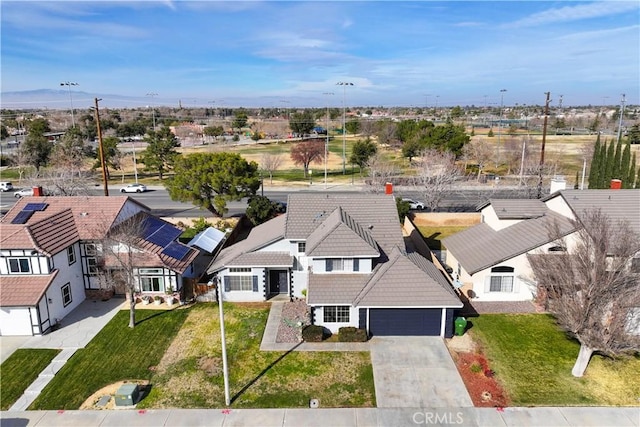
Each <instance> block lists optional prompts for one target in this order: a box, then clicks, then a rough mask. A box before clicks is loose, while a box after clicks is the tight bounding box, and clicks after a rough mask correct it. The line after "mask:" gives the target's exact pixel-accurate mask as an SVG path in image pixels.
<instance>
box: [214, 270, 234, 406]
mask: <svg viewBox="0 0 640 427" xmlns="http://www.w3.org/2000/svg"><path fill="white" fill-rule="evenodd" d="M217 287H218V289H217V291H218V308H219V309H220V340H221V342H222V377H223V380H224V403H225V404H226V405H227V406H229V405H230V404H231V397H230V395H229V365H228V363H227V339H226V337H225V333H224V310H223V308H222V305H223V304H222V301H223V296H222V283H220V280H218V283H217Z"/></svg>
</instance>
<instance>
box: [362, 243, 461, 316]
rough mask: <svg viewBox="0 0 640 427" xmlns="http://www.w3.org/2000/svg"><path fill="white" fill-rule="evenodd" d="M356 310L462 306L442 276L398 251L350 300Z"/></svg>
mask: <svg viewBox="0 0 640 427" xmlns="http://www.w3.org/2000/svg"><path fill="white" fill-rule="evenodd" d="M353 305H354V306H359V307H462V302H461V301H460V299H459V298H458V297H457V296H456V295H455V293H454V292H453V289H451V285H449V282H448V281H447V280H446V279H445V278H444V277H443V276H442V273H441V272H440V271H439V270H438V269H437V268H436V267H435V266H434V265H433V263H431V262H429V261H427V260H426V259H425V258H424V257H422V256H421V255H420V254H418V253H415V252H414V253H411V254H409V255H407V254H405V253H403V252H402V251H401V250H399V249H397V248H396V249H394V250H393V251H392V252H391V255H390V257H389V261H388V262H386V263H384V264H382V265H380V266H379V268H376V270H375V271H374V273H373V274H372V276H371V278H370V279H369V281H368V283H367V284H366V286H365V287H364V288H363V289H362V291H361V292H360V293H359V294H358V296H357V297H356V298H355V299H354V300H353Z"/></svg>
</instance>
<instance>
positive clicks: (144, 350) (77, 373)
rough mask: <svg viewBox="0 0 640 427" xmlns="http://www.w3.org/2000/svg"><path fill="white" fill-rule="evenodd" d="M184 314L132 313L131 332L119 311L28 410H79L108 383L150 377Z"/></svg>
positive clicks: (154, 311) (142, 311) (59, 372)
mask: <svg viewBox="0 0 640 427" xmlns="http://www.w3.org/2000/svg"><path fill="white" fill-rule="evenodd" d="M187 314H188V310H167V311H161V310H136V327H135V328H133V329H129V327H128V325H129V311H128V310H121V311H119V312H118V313H117V314H116V316H115V317H114V318H113V319H112V320H111V321H110V322H109V323H108V324H107V325H106V326H105V327H104V328H103V329H102V330H101V331H100V332H99V333H98V334H97V335H96V337H95V338H94V339H93V340H91V342H90V343H89V344H88V345H87V346H86V347H85V348H83V349H79V350H78V351H77V352H76V353H75V354H74V355H73V356H72V357H71V359H69V361H68V362H67V363H66V364H65V365H64V366H63V367H62V369H61V370H60V371H58V373H57V374H56V376H55V377H53V380H51V382H50V383H49V384H48V385H47V386H46V387H45V388H44V390H42V393H40V395H39V396H38V397H37V399H36V400H35V401H34V402H33V403H32V404H31V406H30V407H29V409H30V410H36V409H78V408H79V407H80V405H82V403H83V402H84V401H85V400H86V399H87V398H88V397H89V396H91V395H92V394H93V393H94V392H96V391H97V390H99V389H100V388H102V387H105V386H106V385H109V384H112V383H115V382H117V381H120V380H134V379H135V380H145V379H150V378H151V376H152V374H153V372H152V370H153V367H154V366H156V365H157V364H158V363H159V362H160V359H161V358H162V356H163V355H164V353H165V351H166V349H167V347H169V344H170V343H171V341H172V340H173V338H174V336H175V335H176V334H177V333H178V331H179V330H180V327H181V326H182V324H183V322H184V320H185V319H186V317H187ZM3 394H4V389H3Z"/></svg>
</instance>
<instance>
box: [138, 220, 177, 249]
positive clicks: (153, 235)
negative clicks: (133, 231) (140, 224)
mask: <svg viewBox="0 0 640 427" xmlns="http://www.w3.org/2000/svg"><path fill="white" fill-rule="evenodd" d="M181 234H182V230H180V229H179V228H178V227H174V226H173V225H171V224H168V223H166V222H163V221H160V220H159V219H157V218H153V217H148V218H147V219H146V220H145V229H144V232H143V236H142V237H143V238H144V239H145V240H148V241H149V242H151V243H153V244H156V245H158V246H162V247H163V248H164V247H165V246H167V245H168V244H169V243H171V242H173V241H174V240H175V239H177V238H178V237H179V236H180V235H181Z"/></svg>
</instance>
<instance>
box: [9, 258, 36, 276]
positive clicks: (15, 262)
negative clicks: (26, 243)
mask: <svg viewBox="0 0 640 427" xmlns="http://www.w3.org/2000/svg"><path fill="white" fill-rule="evenodd" d="M9 273H11V274H29V273H31V263H30V262H29V258H9Z"/></svg>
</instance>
